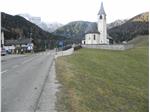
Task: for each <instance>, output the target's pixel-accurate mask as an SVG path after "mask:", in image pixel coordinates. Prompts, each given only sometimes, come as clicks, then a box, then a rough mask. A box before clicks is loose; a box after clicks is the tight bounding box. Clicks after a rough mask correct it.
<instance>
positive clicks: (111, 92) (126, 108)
mask: <svg viewBox="0 0 150 112" xmlns="http://www.w3.org/2000/svg"><path fill="white" fill-rule="evenodd" d="M145 42H147V41H145ZM56 73H57V79H58V80H59V82H60V83H61V84H62V87H61V91H60V92H59V93H58V94H57V95H58V99H57V110H58V111H59V112H148V45H147V44H145V43H144V42H143V44H140V47H136V48H134V49H130V50H126V51H111V50H100V49H81V50H79V51H76V52H75V53H74V54H73V55H71V56H66V57H60V58H58V59H57V61H56Z"/></svg>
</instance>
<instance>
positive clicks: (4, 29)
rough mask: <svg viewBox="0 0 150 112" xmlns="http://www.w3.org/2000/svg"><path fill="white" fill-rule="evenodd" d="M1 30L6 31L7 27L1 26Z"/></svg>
mask: <svg viewBox="0 0 150 112" xmlns="http://www.w3.org/2000/svg"><path fill="white" fill-rule="evenodd" d="M1 31H7V32H9V30H7V29H6V28H4V27H1Z"/></svg>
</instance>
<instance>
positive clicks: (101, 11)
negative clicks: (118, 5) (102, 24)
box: [98, 2, 106, 16]
mask: <svg viewBox="0 0 150 112" xmlns="http://www.w3.org/2000/svg"><path fill="white" fill-rule="evenodd" d="M98 15H105V16H106V13H105V10H104V6H103V2H101V8H100V10H99V12H98Z"/></svg>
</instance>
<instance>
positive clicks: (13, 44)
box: [4, 38, 34, 54]
mask: <svg viewBox="0 0 150 112" xmlns="http://www.w3.org/2000/svg"><path fill="white" fill-rule="evenodd" d="M4 48H5V49H6V50H10V51H12V52H13V53H17V54H18V53H26V52H32V51H33V49H34V44H33V39H32V38H19V39H17V40H12V39H11V40H5V46H4Z"/></svg>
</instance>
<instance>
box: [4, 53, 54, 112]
mask: <svg viewBox="0 0 150 112" xmlns="http://www.w3.org/2000/svg"><path fill="white" fill-rule="evenodd" d="M54 54H55V52H54V51H48V52H42V53H38V54H32V55H30V54H29V55H24V56H18V57H15V56H14V57H13V56H12V57H11V56H10V57H9V58H5V57H4V58H3V57H2V70H1V75H2V76H1V79H2V89H1V91H2V97H1V99H2V103H1V111H2V112H36V109H37V106H38V102H39V98H40V96H41V94H42V90H43V89H42V88H43V86H44V83H45V82H46V78H47V76H48V74H49V72H50V69H51V66H52V62H53V59H54ZM6 57H7V56H6Z"/></svg>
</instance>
